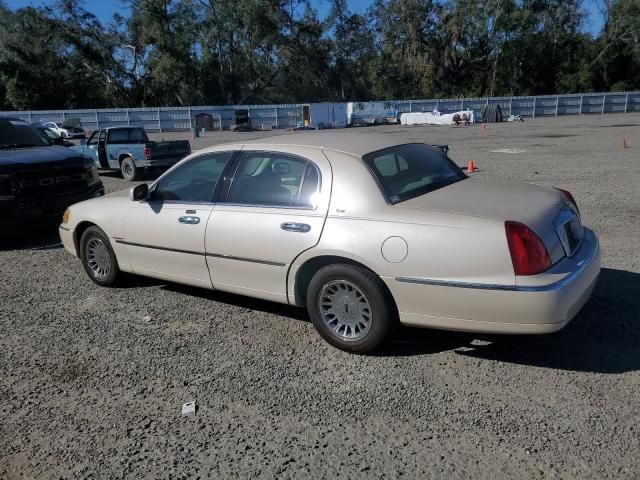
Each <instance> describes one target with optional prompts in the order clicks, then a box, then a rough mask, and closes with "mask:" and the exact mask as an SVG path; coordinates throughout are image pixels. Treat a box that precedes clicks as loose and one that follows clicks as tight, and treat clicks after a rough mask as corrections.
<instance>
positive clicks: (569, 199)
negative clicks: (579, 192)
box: [556, 188, 580, 216]
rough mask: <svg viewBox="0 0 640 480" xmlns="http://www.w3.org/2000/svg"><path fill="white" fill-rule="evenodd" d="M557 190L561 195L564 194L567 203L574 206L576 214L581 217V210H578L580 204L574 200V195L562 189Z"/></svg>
mask: <svg viewBox="0 0 640 480" xmlns="http://www.w3.org/2000/svg"><path fill="white" fill-rule="evenodd" d="M556 190H559V191H560V193H562V195H563V196H564V198H565V199H566V200H567V202H569V203H570V204H571V205H573V208H575V210H576V214H577V215H578V216H579V215H580V209H579V208H578V203H577V202H576V199H575V198H573V195H571V192H570V191H569V190H563V189H562V188H556Z"/></svg>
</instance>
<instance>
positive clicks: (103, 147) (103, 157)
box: [98, 130, 109, 168]
mask: <svg viewBox="0 0 640 480" xmlns="http://www.w3.org/2000/svg"><path fill="white" fill-rule="evenodd" d="M98 161H99V162H100V165H101V166H102V168H109V161H108V159H107V132H106V130H100V134H99V137H98Z"/></svg>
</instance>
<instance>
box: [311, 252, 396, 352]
mask: <svg viewBox="0 0 640 480" xmlns="http://www.w3.org/2000/svg"><path fill="white" fill-rule="evenodd" d="M307 311H308V312H309V317H311V322H312V323H313V326H314V327H315V329H316V330H317V331H318V333H319V334H320V335H321V336H322V338H324V339H325V340H326V341H327V342H329V343H330V344H331V345H333V346H334V347H336V348H339V349H341V350H345V351H348V352H353V353H368V352H372V351H374V350H376V349H379V348H380V347H381V346H382V345H384V343H385V342H386V341H388V340H389V337H390V336H391V334H392V333H393V330H394V329H395V327H396V325H397V323H398V321H397V310H396V307H395V303H394V302H393V299H392V298H391V297H390V294H389V293H388V291H387V290H386V289H385V287H384V284H383V283H382V281H381V280H380V278H379V277H377V276H376V275H375V274H374V273H373V272H371V271H370V270H367V269H365V268H362V267H358V266H355V265H347V264H334V265H328V266H326V267H323V268H321V269H320V270H318V272H317V273H316V274H315V275H314V276H313V278H312V279H311V282H310V283H309V287H308V288H307Z"/></svg>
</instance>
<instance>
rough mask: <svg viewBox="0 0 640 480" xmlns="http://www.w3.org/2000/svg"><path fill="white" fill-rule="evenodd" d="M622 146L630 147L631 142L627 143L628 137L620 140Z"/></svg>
mask: <svg viewBox="0 0 640 480" xmlns="http://www.w3.org/2000/svg"><path fill="white" fill-rule="evenodd" d="M620 148H629V144H628V143H627V139H626V138H623V139H622V141H621V142H620Z"/></svg>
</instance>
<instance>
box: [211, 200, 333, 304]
mask: <svg viewBox="0 0 640 480" xmlns="http://www.w3.org/2000/svg"><path fill="white" fill-rule="evenodd" d="M324 220H325V217H324V216H323V215H321V214H318V213H314V212H305V211H304V210H288V209H279V208H273V209H271V208H259V207H241V206H227V205H216V206H215V207H214V210H213V214H212V215H211V217H210V220H209V223H210V226H209V231H208V232H207V239H206V251H207V262H208V263H209V266H210V267H211V268H210V269H211V281H212V283H213V285H214V287H215V288H217V289H218V288H219V289H221V290H230V291H234V292H237V293H249V294H252V295H255V296H257V297H260V298H265V299H269V300H276V301H280V302H286V301H287V299H286V294H287V292H286V275H287V271H288V269H289V265H290V264H291V262H292V261H293V259H294V258H295V257H296V256H297V255H298V254H299V253H301V252H303V251H304V250H307V249H308V248H311V247H313V246H314V245H315V244H316V243H318V240H319V239H320V233H321V232H322V227H323V225H324ZM286 223H298V224H302V225H308V228H309V229H308V231H306V232H303V231H300V232H296V231H288V230H285V229H283V228H282V225H283V224H286ZM249 291H252V292H249Z"/></svg>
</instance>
